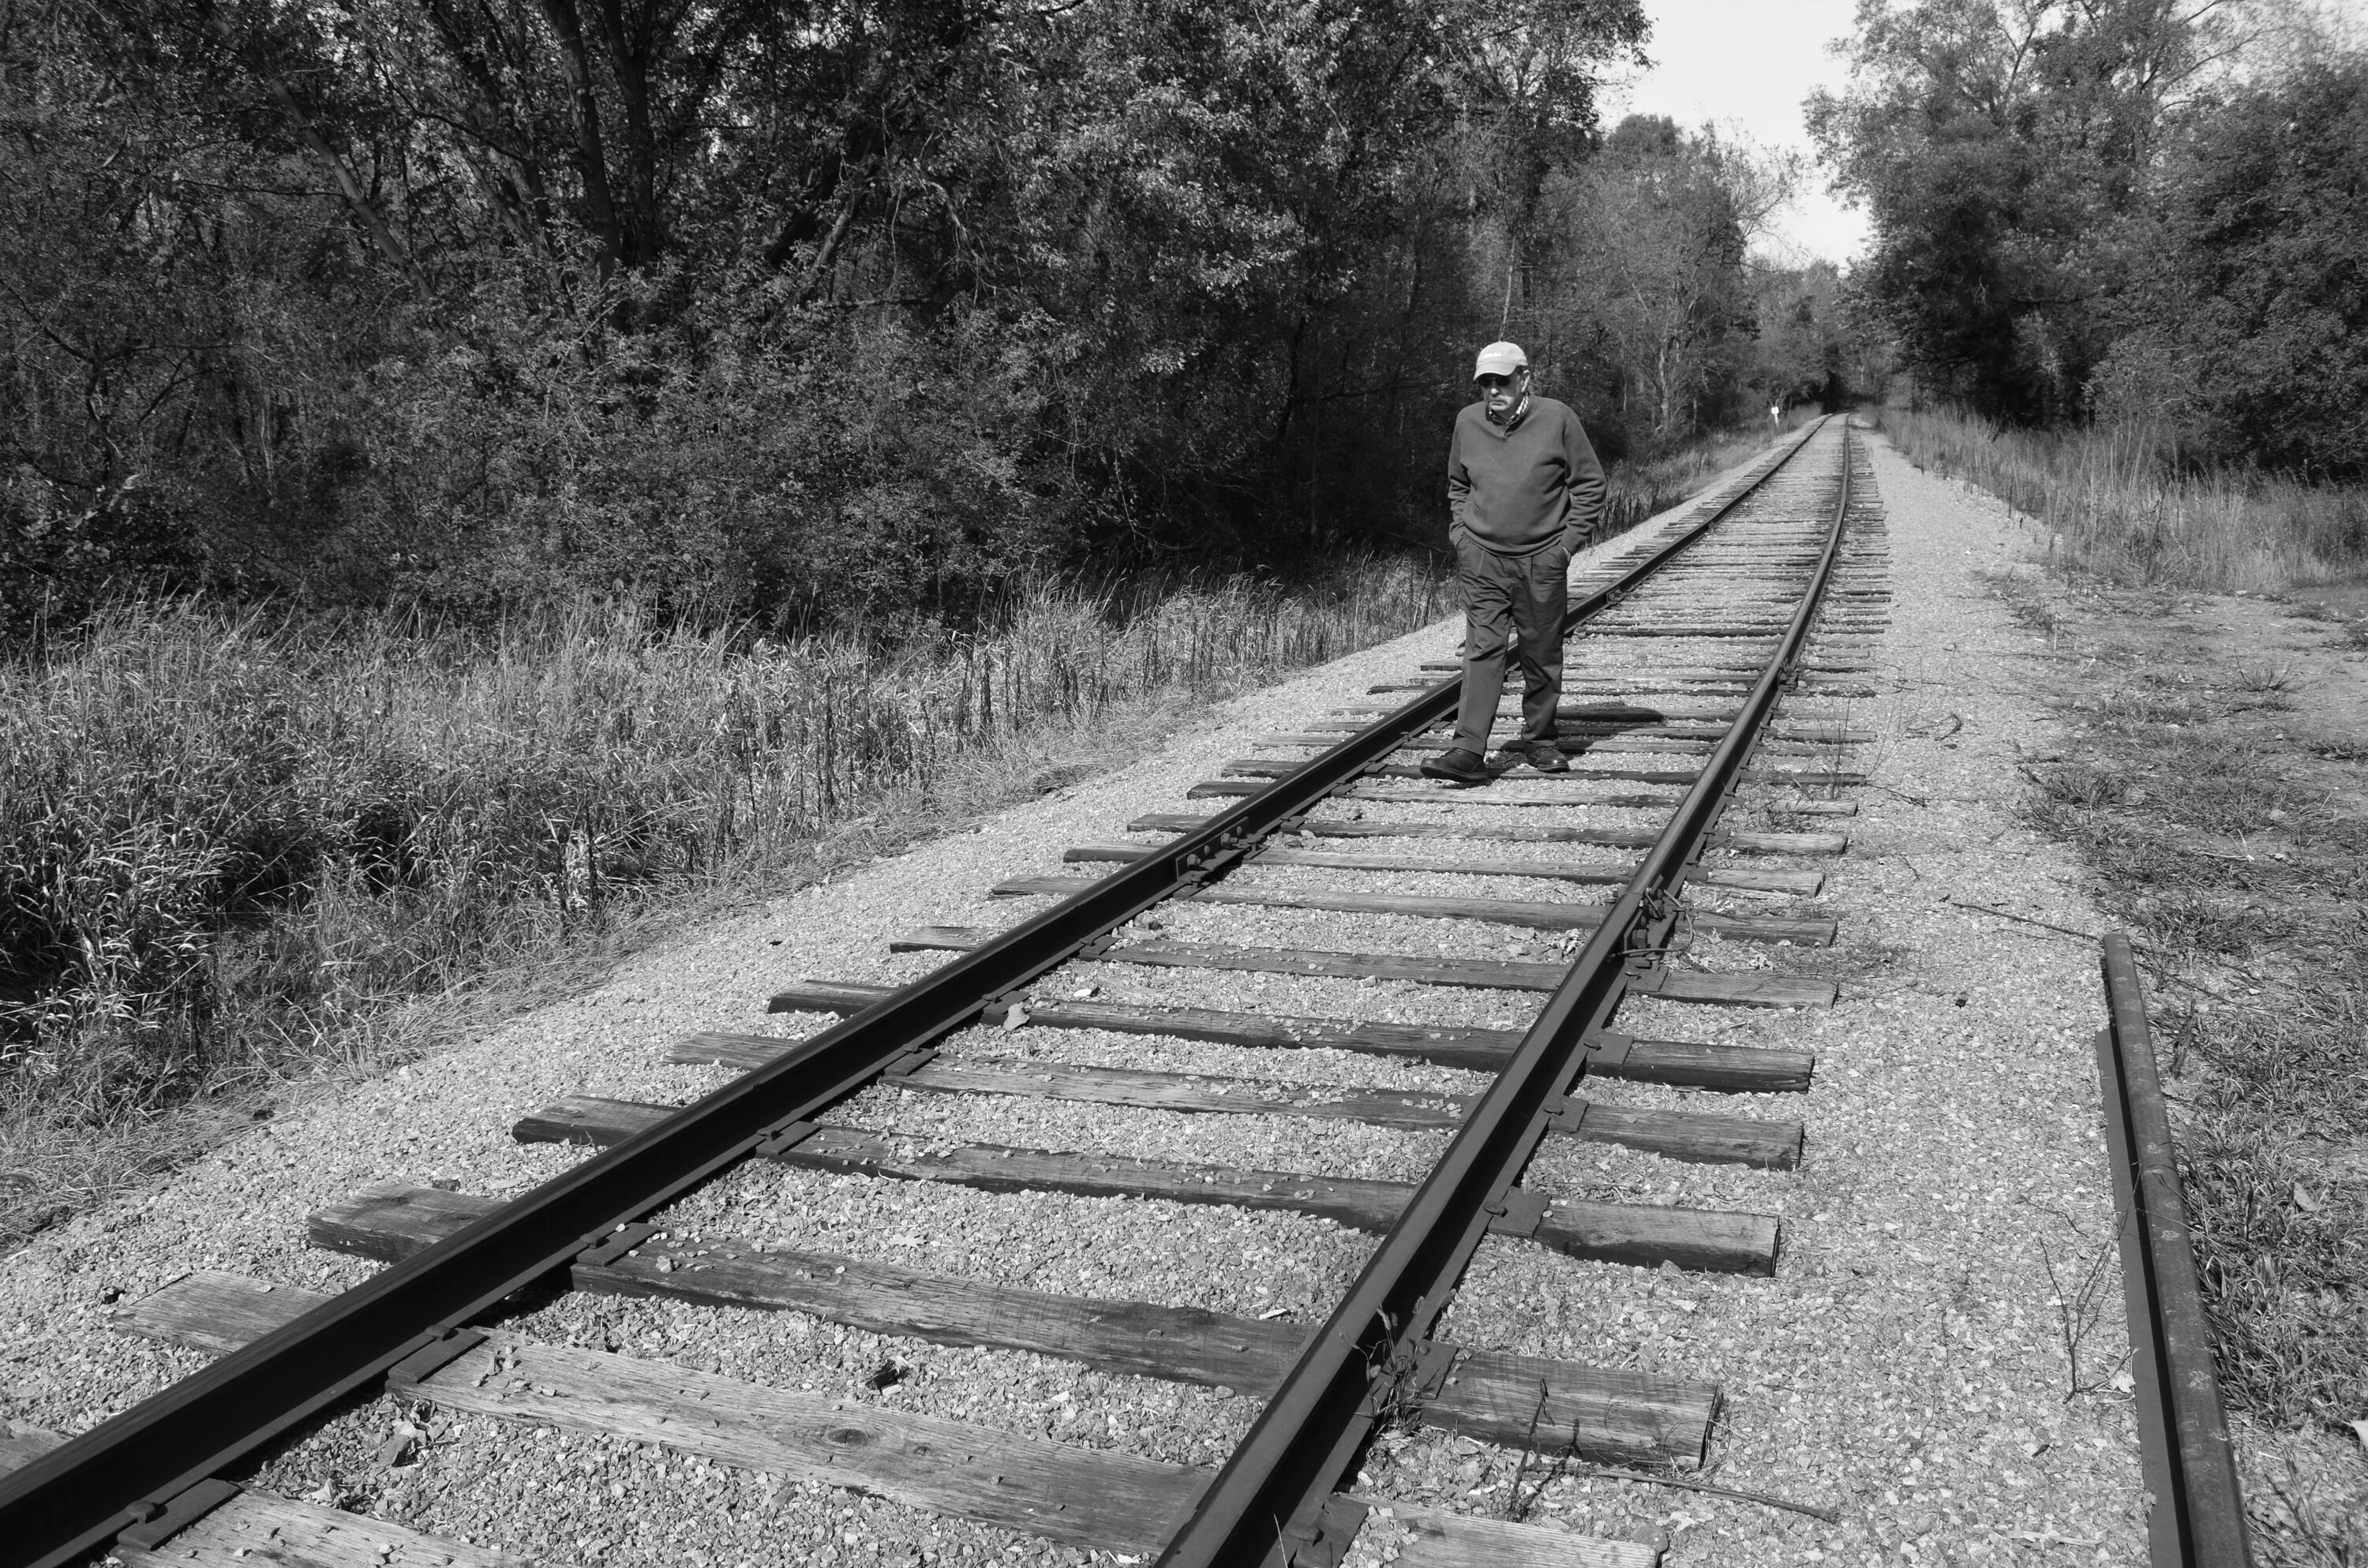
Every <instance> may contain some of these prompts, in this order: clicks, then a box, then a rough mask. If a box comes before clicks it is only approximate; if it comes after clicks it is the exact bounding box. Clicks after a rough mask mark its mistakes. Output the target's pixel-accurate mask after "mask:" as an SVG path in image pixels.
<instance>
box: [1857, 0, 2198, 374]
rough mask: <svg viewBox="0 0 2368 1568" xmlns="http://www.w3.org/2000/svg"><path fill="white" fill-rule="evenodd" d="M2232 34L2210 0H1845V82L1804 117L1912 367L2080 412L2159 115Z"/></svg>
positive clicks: (2193, 83)
mask: <svg viewBox="0 0 2368 1568" xmlns="http://www.w3.org/2000/svg"><path fill="white" fill-rule="evenodd" d="M2239 42H2241V39H2240V37H2239V35H2238V34H2237V31H2236V29H2235V28H2234V25H2233V23H2232V21H2231V20H2230V17H2229V16H2228V14H2227V13H2226V9H2225V0H2071V3H2064V0H1914V3H1912V4H1907V5H1904V6H1895V5H1894V4H1893V3H1892V0H1861V6H1860V10H1859V17H1858V28H1857V32H1856V34H1855V36H1854V38H1853V39H1852V40H1851V43H1850V61H1851V64H1852V67H1853V75H1854V78H1855V80H1856V83H1857V85H1854V86H1853V87H1852V88H1850V90H1849V91H1848V92H1846V93H1844V94H1842V95H1839V96H1834V95H1830V94H1825V93H1820V94H1818V95H1816V97H1813V98H1812V100H1811V102H1810V129H1811V132H1812V134H1813V135H1814V136H1815V137H1816V140H1817V142H1818V143H1819V148H1820V152H1821V153H1822V155H1823V156H1824V157H1825V159H1826V160H1827V162H1828V163H1829V165H1831V166H1832V167H1833V168H1834V170H1835V173H1836V182H1837V184H1838V186H1839V187H1840V188H1841V189H1843V190H1844V191H1846V192H1848V193H1850V194H1851V195H1853V196H1855V197H1857V198H1858V199H1861V200H1862V201H1864V202H1865V203H1866V204H1867V206H1868V208H1869V209H1870V211H1871V214H1872V216H1873V227H1874V239H1873V255H1872V256H1871V257H1870V258H1869V261H1868V264H1867V273H1868V291H1869V294H1870V297H1871V298H1872V299H1873V301H1875V302H1876V303H1877V304H1878V306H1879V307H1880V308H1881V310H1882V311H1883V312H1884V315H1885V316H1886V318H1887V319H1888V321H1889V322H1890V324H1891V325H1892V327H1893V329H1894V330H1895V332H1896V335H1897V338H1898V341H1899V345H1900V348H1901V351H1902V354H1903V356H1904V358H1905V359H1906V361H1907V365H1908V367H1909V368H1910V369H1912V370H1913V371H1915V373H1916V374H1917V375H1918V377H1919V378H1920V379H1922V380H1923V381H1926V382H1928V383H1929V384H1930V385H1931V386H1933V387H1934V388H1936V389H1937V390H1939V391H1941V392H1944V393H1947V394H1949V395H1952V396H1956V397H1960V398H1963V399H1964V401H1966V402H1967V403H1970V404H1971V405H1972V406H1974V407H1975V409H1977V410H1979V411H1980V412H1982V413H1985V414H1987V415H1993V416H1997V417H2000V418H2007V419H2013V420H2022V421H2047V420H2054V419H2063V418H2069V417H2077V416H2078V415H2080V414H2081V413H2082V412H2083V410H2084V408H2085V402H2084V399H2085V395H2086V394H2085V388H2086V383H2087V381H2088V380H2089V375H2090V374H2091V372H2092V371H2093V369H2095V367H2096V365H2097V363H2098V361H2099V360H2100V358H2102V356H2103V354H2104V351H2105V349H2106V347H2107V346H2108V344H2109V342H2110V333H2109V330H2108V328H2107V326H2106V323H2105V307H2106V304H2107V302H2108V301H2109V298H2110V296H2111V293H2112V290H2114V289H2115V288H2116V287H2117V286H2118V283H2119V279H2120V276H2121V259H2122V250H2121V246H2122V244H2123V223H2124V222H2125V221H2126V220H2127V218H2128V217H2129V215H2130V214H2131V213H2132V212H2133V210H2135V208H2136V206H2137V204H2138V201H2139V199H2140V194H2141V189H2142V186H2143V182H2144V176H2145V173H2146V169H2147V168H2148V167H2149V166H2150V165H2151V163H2152V161H2153V159H2154V157H2155V155H2156V153H2157V149H2158V147H2159V144H2160V139H2161V136H2162V133H2163V127H2164V124H2165V120H2166V117H2167V116H2168V115H2169V114H2170V113H2171V112H2172V111H2173V110H2174V109H2175V108H2178V106H2180V104H2182V103H2183V102H2185V101H2186V100H2187V98H2188V97H2189V96H2190V95H2192V92H2193V91H2194V90H2196V88H2197V87H2198V86H2199V85H2201V84H2202V83H2203V81H2205V80H2206V79H2207V78H2208V75H2209V73H2210V72H2211V70H2212V68H2213V67H2214V65H2215V64H2217V63H2219V62H2222V61H2224V60H2225V59H2226V55H2227V52H2228V51H2229V50H2230V49H2232V48H2234V47H2236V46H2237V44H2238V43H2239Z"/></svg>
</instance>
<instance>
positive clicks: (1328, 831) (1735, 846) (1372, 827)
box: [1126, 797, 1850, 855]
mask: <svg viewBox="0 0 2368 1568" xmlns="http://www.w3.org/2000/svg"><path fill="white" fill-rule="evenodd" d="M1385 798H1395V797H1385ZM1208 820H1209V819H1208V818H1207V817H1204V816H1196V815H1193V814H1191V813H1190V812H1149V813H1147V814H1145V815H1144V816H1139V817H1137V818H1135V819H1134V820H1133V822H1131V823H1129V824H1126V830H1127V832H1129V833H1190V832H1191V831H1192V830H1193V829H1195V828H1197V827H1200V826H1201V824H1204V823H1206V822H1207V821H1208ZM1290 836H1293V837H1307V838H1469V839H1478V840H1484V841H1494V842H1497V843H1503V844H1595V845H1602V846H1605V847H1607V848H1613V849H1649V848H1651V847H1652V846H1653V843H1654V841H1655V840H1656V838H1657V837H1658V836H1659V835H1657V834H1653V833H1647V832H1644V831H1642V830H1640V829H1636V828H1626V827H1527V826H1507V825H1499V824H1491V823H1474V824H1469V825H1466V824H1463V823H1439V822H1371V821H1366V820H1364V819H1362V818H1340V817H1307V818H1304V819H1303V820H1302V821H1301V822H1300V823H1299V824H1298V825H1297V826H1295V827H1293V828H1292V830H1291V833H1290ZM1707 843H1708V845H1709V846H1710V847H1711V848H1713V849H1727V850H1732V851H1733V852H1735V853H1736V854H1738V855H1839V854H1841V853H1842V852H1843V851H1845V850H1847V849H1848V848H1849V847H1850V839H1849V837H1848V836H1847V835H1842V834H1839V833H1737V832H1732V831H1726V830H1721V831H1718V832H1714V833H1713V834H1712V835H1710V837H1709V839H1708V840H1707Z"/></svg>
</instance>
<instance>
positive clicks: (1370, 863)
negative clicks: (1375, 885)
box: [1061, 844, 1826, 898]
mask: <svg viewBox="0 0 2368 1568" xmlns="http://www.w3.org/2000/svg"><path fill="white" fill-rule="evenodd" d="M1150 853H1151V851H1150V850H1149V849H1148V848H1146V847H1145V846H1143V845H1140V844H1077V845H1072V846H1070V847H1069V848H1067V849H1066V850H1064V851H1063V852H1062V855H1061V858H1062V859H1064V860H1065V861H1068V862H1070V863H1072V864H1096V863H1100V862H1106V861H1118V862H1123V861H1128V860H1139V859H1141V858H1143V857H1144V856H1145V855H1148V854H1150ZM1243 864H1245V865H1249V866H1307V867H1315V868H1320V869H1334V870H1344V871H1428V872H1436V873H1437V874H1439V875H1440V876H1449V877H1534V878H1536V879H1538V880H1539V881H1561V882H1577V883H1580V884H1582V885H1586V886H1603V887H1617V886H1619V885H1620V884H1621V883H1622V882H1625V881H1627V880H1628V878H1629V877H1630V876H1631V875H1632V874H1633V873H1634V870H1635V864H1634V862H1633V861H1628V860H1609V859H1607V860H1603V861H1579V860H1424V859H1419V858H1414V857H1410V856H1405V855H1359V854H1354V853H1351V852H1347V851H1340V850H1328V849H1288V848H1281V847H1269V848H1265V849H1261V850H1259V851H1258V852H1257V853H1256V854H1254V855H1251V856H1249V857H1247V858H1246V859H1245V860H1244V861H1243ZM1686 880H1687V881H1690V882H1701V883H1703V884H1705V885H1706V886H1710V887H1714V888H1736V889H1739V890H1741V891H1743V892H1782V893H1793V894H1795V895H1797V896H1799V897H1802V898H1815V897H1816V895H1817V892H1819V890H1821V889H1822V888H1823V887H1824V886H1825V883H1826V877H1825V873H1824V872H1822V871H1783V870H1772V869H1771V870H1761V869H1743V870H1738V869H1734V868H1731V867H1723V866H1712V867H1703V868H1702V869H1697V870H1695V871H1692V872H1691V873H1689V874H1688V876H1687V878H1686Z"/></svg>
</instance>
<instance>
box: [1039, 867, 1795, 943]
mask: <svg viewBox="0 0 2368 1568" xmlns="http://www.w3.org/2000/svg"><path fill="white" fill-rule="evenodd" d="M1093 885H1094V879H1092V878H1090V877H1014V878H1013V879H1011V880H1010V881H1006V882H998V883H996V886H995V888H994V890H993V891H994V893H995V896H996V897H998V898H1068V897H1071V896H1073V895H1075V894H1077V893H1081V892H1086V891H1087V890H1088V889H1090V888H1091V887H1093ZM1182 902H1187V903H1230V904H1246V905H1249V906H1252V907H1256V908H1259V909H1320V910H1330V911H1337V912H1339V913H1342V914H1349V915H1408V916H1412V917H1415V918H1418V919H1427V920H1485V921H1488V922H1490V923H1492V924H1494V925H1498V926H1523V927H1526V928H1528V929H1531V930H1538V931H1592V930H1594V929H1595V928H1596V927H1597V926H1600V925H1602V924H1603V911H1604V910H1605V908H1606V907H1608V906H1607V905H1604V904H1600V903H1551V902H1544V901H1540V900H1534V899H1510V898H1421V897H1417V896H1414V895H1410V894H1402V893H1372V892H1273V891H1268V890H1265V889H1259V888H1242V887H1235V886H1232V885H1231V884H1230V883H1219V884H1217V885H1215V886H1213V887H1204V888H1201V889H1200V890H1199V891H1197V892H1192V893H1190V894H1188V895H1186V897H1185V899H1184V900H1183V901H1182ZM1687 918H1688V921H1689V923H1690V924H1691V926H1692V927H1693V928H1694V929H1695V930H1696V931H1701V932H1705V933H1709V934H1713V935H1716V936H1719V937H1724V938H1725V939H1726V940H1728V941H1730V942H1782V943H1790V944H1792V945H1793V946H1794V947H1802V948H1829V947H1831V946H1833V942H1834V933H1835V924H1834V922H1833V921H1832V920H1831V919H1829V918H1827V917H1826V916H1823V915H1815V916H1804V917H1797V918H1796V917H1787V916H1780V915H1721V914H1718V913H1717V912H1716V911H1713V910H1707V909H1697V910H1692V911H1691V912H1690V913H1689V915H1688V916H1687Z"/></svg>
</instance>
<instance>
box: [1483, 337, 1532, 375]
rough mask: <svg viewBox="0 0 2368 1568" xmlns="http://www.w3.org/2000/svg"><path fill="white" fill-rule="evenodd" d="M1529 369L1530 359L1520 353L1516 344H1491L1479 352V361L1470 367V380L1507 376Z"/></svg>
mask: <svg viewBox="0 0 2368 1568" xmlns="http://www.w3.org/2000/svg"><path fill="white" fill-rule="evenodd" d="M1529 368H1530V357H1529V356H1528V355H1526V354H1524V353H1522V352H1521V346H1520V344H1518V343H1492V344H1490V345H1488V347H1486V348H1483V349H1482V350H1480V358H1479V359H1478V360H1477V361H1476V362H1475V363H1474V365H1473V367H1472V379H1473V380H1474V381H1478V380H1479V379H1480V378H1481V377H1483V376H1509V375H1511V374H1512V373H1513V372H1514V371H1516V370H1526V369H1529Z"/></svg>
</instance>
